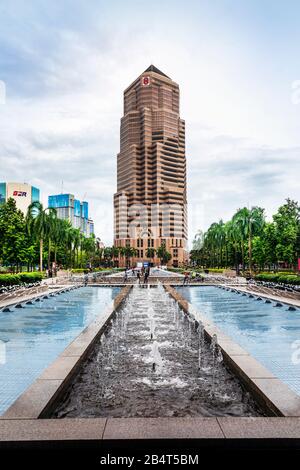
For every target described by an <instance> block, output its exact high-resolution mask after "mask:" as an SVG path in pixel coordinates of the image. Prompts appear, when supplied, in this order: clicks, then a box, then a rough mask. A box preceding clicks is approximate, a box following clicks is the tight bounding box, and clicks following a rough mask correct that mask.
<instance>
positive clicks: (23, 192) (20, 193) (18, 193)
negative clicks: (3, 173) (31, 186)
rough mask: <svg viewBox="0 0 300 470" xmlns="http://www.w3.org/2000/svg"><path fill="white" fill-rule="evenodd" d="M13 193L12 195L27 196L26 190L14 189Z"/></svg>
mask: <svg viewBox="0 0 300 470" xmlns="http://www.w3.org/2000/svg"><path fill="white" fill-rule="evenodd" d="M13 195H14V196H21V197H26V196H27V192H26V191H14V192H13Z"/></svg>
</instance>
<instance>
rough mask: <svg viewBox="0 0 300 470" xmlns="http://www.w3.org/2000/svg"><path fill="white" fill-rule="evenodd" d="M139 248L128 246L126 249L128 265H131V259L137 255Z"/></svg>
mask: <svg viewBox="0 0 300 470" xmlns="http://www.w3.org/2000/svg"><path fill="white" fill-rule="evenodd" d="M136 253H137V250H136V249H135V248H132V247H131V246H126V247H125V249H124V255H125V258H126V266H129V264H131V263H130V259H131V258H133V257H134V256H136Z"/></svg>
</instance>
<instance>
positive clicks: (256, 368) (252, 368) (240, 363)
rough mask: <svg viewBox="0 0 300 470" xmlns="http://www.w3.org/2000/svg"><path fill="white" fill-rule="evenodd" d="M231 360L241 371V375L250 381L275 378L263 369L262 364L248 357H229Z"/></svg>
mask: <svg viewBox="0 0 300 470" xmlns="http://www.w3.org/2000/svg"><path fill="white" fill-rule="evenodd" d="M231 360H232V361H233V362H234V363H235V365H236V366H237V367H238V368H239V369H240V370H241V371H242V373H243V374H245V375H246V376H247V377H250V379H253V378H257V379H258V378H259V379H266V378H271V379H275V378H276V377H275V376H274V375H273V374H272V372H270V371H269V370H268V369H267V368H266V367H264V366H263V365H262V364H260V362H258V361H257V360H256V359H254V357H252V356H250V355H248V356H245V355H242V356H231Z"/></svg>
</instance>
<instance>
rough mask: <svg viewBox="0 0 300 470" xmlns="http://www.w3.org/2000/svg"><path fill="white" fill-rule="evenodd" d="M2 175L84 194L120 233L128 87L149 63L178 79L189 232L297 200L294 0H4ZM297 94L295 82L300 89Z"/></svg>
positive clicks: (108, 228)
mask: <svg viewBox="0 0 300 470" xmlns="http://www.w3.org/2000/svg"><path fill="white" fill-rule="evenodd" d="M0 14H1V18H2V19H3V21H2V24H1V31H0V80H1V81H3V82H4V83H5V87H6V102H5V104H4V103H2V100H1V98H0V135H1V138H0V181H19V182H24V181H26V182H28V183H29V184H32V185H33V186H37V187H39V188H40V189H41V191H42V200H43V202H44V203H45V204H47V196H48V194H57V193H60V192H61V189H62V181H63V182H64V183H63V191H64V192H65V193H74V195H75V196H76V197H77V198H79V199H83V198H84V199H86V200H87V201H88V202H89V204H90V214H91V216H92V218H93V219H94V221H95V231H96V234H97V235H99V236H100V237H101V239H102V240H103V241H104V242H105V243H106V244H111V243H112V241H113V193H114V192H115V190H116V165H117V161H116V156H117V153H118V152H119V126H120V116H121V115H122V114H123V90H124V88H125V87H126V86H128V84H129V83H131V82H132V81H133V80H134V79H135V78H136V77H137V76H138V75H139V74H140V73H142V72H143V70H145V69H146V68H147V67H148V66H149V65H150V64H151V63H153V64H154V65H155V66H157V67H158V68H159V69H161V70H162V71H163V72H164V73H166V74H167V75H168V76H170V77H171V78H172V80H174V81H175V82H177V83H178V84H179V85H180V90H181V113H180V114H181V116H182V118H183V119H185V121H186V145H187V148H186V155H187V171H188V203H189V236H190V240H191V239H192V237H193V235H194V233H195V231H196V230H198V229H207V228H208V226H209V225H210V224H211V223H212V222H214V221H217V220H218V219H220V218H223V219H224V220H227V219H229V218H230V217H231V215H232V214H233V212H234V211H235V210H236V209H237V208H239V207H242V206H244V205H246V206H247V205H250V206H251V205H261V206H262V207H265V208H266V212H267V215H268V216H269V218H270V216H271V215H272V213H273V212H275V210H276V208H277V207H278V206H279V205H280V204H282V203H283V202H284V199H285V198H286V197H291V198H293V199H296V200H299V199H300V197H299V196H300V190H299V182H298V179H299V175H300V159H299V153H300V99H298V94H297V92H298V89H300V86H299V83H300V82H297V81H299V80H300V56H299V51H298V48H299V43H300V30H299V26H298V21H299V14H300V3H299V2H297V1H296V0H294V1H291V0H287V1H276V0H263V1H262V0H260V1H258V0H252V1H248V2H246V1H244V2H240V1H238V0H214V1H213V2H212V1H209V0H200V1H191V0H190V1H189V0H187V1H186V2H184V3H183V2H179V1H177V0H173V1H172V2H171V1H169V0H165V1H164V2H158V1H157V0H153V1H152V2H151V3H149V2H140V1H133V0H131V1H130V0H129V1H127V2H121V1H119V0H114V1H111V2H104V1H101V0H100V1H99V0H97V1H96V0H89V1H88V2H86V1H83V0H77V1H76V0H62V1H50V0H36V1H30V0H27V1H25V0H24V1H21V0H10V1H8V0H2V2H1V4H0ZM299 97H300V94H299Z"/></svg>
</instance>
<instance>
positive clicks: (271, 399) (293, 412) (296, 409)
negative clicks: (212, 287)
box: [164, 286, 300, 417]
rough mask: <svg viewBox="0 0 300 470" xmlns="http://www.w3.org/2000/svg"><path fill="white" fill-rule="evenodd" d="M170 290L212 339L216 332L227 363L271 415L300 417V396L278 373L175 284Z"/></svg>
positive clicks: (167, 288) (167, 287)
mask: <svg viewBox="0 0 300 470" xmlns="http://www.w3.org/2000/svg"><path fill="white" fill-rule="evenodd" d="M164 288H165V289H166V291H167V292H168V293H169V294H170V295H171V296H172V297H173V298H174V299H175V300H176V301H177V302H178V303H179V305H180V307H181V308H182V309H183V310H184V311H185V312H186V313H187V312H188V313H190V314H191V315H193V316H194V318H195V319H196V320H198V321H201V322H202V324H203V326H204V331H205V335H206V337H207V338H208V339H211V337H212V336H213V335H214V334H216V335H217V337H218V344H219V346H220V347H221V350H222V354H223V358H224V362H225V364H226V365H227V366H228V367H229V369H230V370H232V372H233V373H234V374H235V375H236V376H237V377H238V378H239V379H240V380H241V382H242V383H243V385H244V386H245V388H246V389H247V390H248V391H249V392H250V393H251V394H252V396H254V398H255V399H256V400H257V402H258V403H259V404H260V406H261V407H262V408H263V409H264V410H265V412H266V413H267V414H268V415H269V416H280V417H300V396H298V395H297V394H296V393H295V392H293V391H292V390H291V389H290V388H289V387H288V385H286V384H284V383H283V382H282V381H281V380H280V379H279V378H277V377H275V376H274V374H272V372H270V371H269V370H268V369H267V368H266V367H264V366H263V365H262V364H261V363H260V362H258V361H257V360H256V359H255V358H254V357H253V356H251V354H249V353H248V351H246V350H245V349H243V348H242V347H241V346H240V345H239V344H237V343H236V342H235V341H233V340H232V339H231V338H230V337H229V336H227V335H226V334H224V333H223V332H222V331H221V330H220V329H219V328H218V327H217V326H216V325H215V324H214V323H213V322H212V321H211V320H210V319H208V318H207V317H206V316H205V315H203V314H202V313H201V312H199V311H198V310H197V309H195V307H193V306H192V305H191V304H190V303H189V302H188V301H187V300H185V299H184V298H183V297H182V296H181V295H180V294H179V293H178V292H177V291H176V290H175V289H174V288H173V287H171V286H164Z"/></svg>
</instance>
